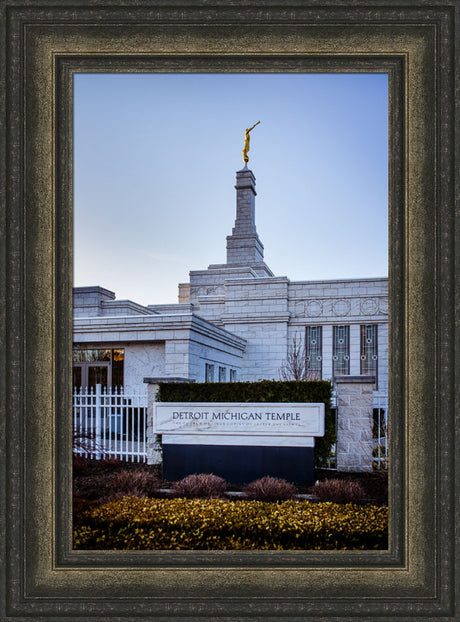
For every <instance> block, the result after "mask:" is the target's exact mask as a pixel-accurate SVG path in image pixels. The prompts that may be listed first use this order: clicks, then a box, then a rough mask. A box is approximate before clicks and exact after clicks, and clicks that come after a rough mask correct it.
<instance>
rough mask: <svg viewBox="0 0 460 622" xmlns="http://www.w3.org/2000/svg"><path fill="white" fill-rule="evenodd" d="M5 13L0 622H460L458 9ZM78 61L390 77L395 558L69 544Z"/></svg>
mask: <svg viewBox="0 0 460 622" xmlns="http://www.w3.org/2000/svg"><path fill="white" fill-rule="evenodd" d="M0 11H1V14H0V17H1V33H0V40H1V41H2V48H1V52H0V53H1V57H0V67H1V71H2V74H1V79H2V85H3V86H4V87H5V88H4V90H2V91H1V92H3V93H4V95H2V96H1V99H0V105H1V113H2V119H3V121H4V127H5V131H4V132H2V142H1V152H0V161H1V162H2V163H3V165H2V168H1V173H0V174H1V181H2V184H1V188H2V191H1V192H2V196H4V197H5V199H6V200H5V201H4V202H3V204H4V205H5V210H3V208H2V221H1V223H2V227H1V236H2V238H1V240H2V244H1V245H0V248H1V252H2V254H3V253H4V256H3V257H2V258H3V259H4V261H3V262H0V264H1V267H0V278H1V281H0V283H1V291H2V293H3V294H4V295H3V296H2V299H1V303H0V304H1V307H0V310H1V311H2V314H1V315H0V317H1V318H2V339H3V338H4V347H2V348H1V352H0V356H1V357H2V360H1V363H2V365H1V369H2V370H4V372H5V373H2V376H1V380H0V382H1V385H0V394H1V397H2V417H1V419H0V425H1V428H0V442H1V444H2V446H1V450H2V451H1V458H0V459H1V465H2V470H1V479H0V491H1V492H2V509H3V510H4V511H3V512H2V523H1V527H2V532H1V533H0V547H1V551H2V561H3V562H4V563H2V585H4V586H5V587H6V589H5V594H6V596H5V598H4V599H0V601H1V602H0V618H1V619H4V620H7V621H13V620H19V619H35V620H38V619H40V620H48V619H49V620H53V619H66V618H69V619H72V620H86V619H88V618H90V617H95V618H96V619H105V620H109V619H113V620H139V621H142V620H169V619H177V620H179V619H180V620H209V619H220V620H228V621H232V622H235V621H237V620H249V619H262V618H264V617H266V618H267V619H278V620H292V619H314V620H337V619H340V620H347V619H354V618H359V619H361V620H371V619H376V618H378V619H380V620H386V619H387V618H388V619H389V618H397V619H399V620H403V619H406V618H407V619H417V620H433V619H435V618H442V619H443V620H454V619H456V615H458V614H459V610H458V602H459V601H458V600H457V601H456V600H455V598H456V595H455V566H454V542H455V521H454V517H455V509H456V507H455V489H454V487H455V479H454V473H455V438H454V432H453V431H454V430H455V429H456V428H455V412H456V409H455V404H456V403H457V412H458V410H459V409H458V393H457V394H455V374H456V366H455V357H456V356H457V359H456V360H457V368H458V367H459V365H458V348H457V352H456V351H455V346H454V344H455V343H456V342H455V335H456V333H455V329H456V327H455V261H454V250H455V246H454V239H455V216H456V213H455V166H454V160H455V147H454V139H455V136H454V134H455V132H454V130H455V126H454V114H455V88H454V85H455V70H456V65H455V60H456V57H455V45H454V43H455V36H456V35H457V37H458V35H459V32H458V30H459V29H458V12H459V7H458V4H457V3H456V1H455V0H433V1H431V2H429V3H428V2H425V1H424V0H414V1H413V2H411V3H409V4H407V3H406V4H404V6H401V5H400V4H396V3H394V2H393V1H392V0H381V1H374V0H356V1H352V0H349V1H345V2H343V1H339V0H328V1H326V2H324V3H323V2H321V0H300V1H299V2H297V3H296V2H294V1H292V0H285V1H283V0H277V1H276V2H275V1H273V0H268V1H265V2H262V1H257V0H249V1H245V0H234V1H233V2H232V3H229V4H228V3H225V2H224V1H223V0H215V2H213V4H212V5H207V3H202V2H200V1H199V0H165V1H164V3H163V4H161V5H159V4H158V3H153V2H152V1H151V0H101V1H100V2H98V3H97V5H95V4H94V3H93V2H91V0H75V1H74V2H72V4H71V5H68V4H67V3H66V2H56V3H54V4H53V3H49V2H46V1H45V0H4V2H3V4H2V7H1V9H0ZM456 20H457V21H456ZM457 60H458V59H457ZM457 68H458V65H457ZM81 71H91V72H106V71H114V72H117V71H118V72H120V71H175V72H179V71H209V72H218V71H261V72H262V71H266V72H273V71H285V72H299V71H334V72H343V71H355V72H356V71H360V72H372V71H379V72H386V73H388V76H389V81H390V153H391V157H390V188H389V190H390V191H389V194H390V211H389V216H390V218H389V220H390V240H391V243H390V365H391V376H390V381H391V385H390V405H391V413H392V417H391V439H390V442H391V456H392V461H391V472H390V478H391V479H390V482H391V486H390V530H391V533H390V547H389V550H388V551H363V552H359V551H343V552H340V551H331V552H329V551H306V552H302V551H295V552H262V551H259V552H236V551H235V552H233V551H229V552H217V551H209V552H208V551H177V554H176V552H161V551H139V552H116V551H109V552H105V551H89V552H85V551H72V549H71V529H70V524H71V523H70V517H71V512H70V491H71V470H70V463H71V460H70V458H71V455H70V451H71V442H70V412H71V409H70V371H71V367H70V360H71V359H70V352H71V343H72V297H71V286H72V283H71V280H72V276H71V275H72V250H71V248H72V205H71V203H72V161H71V160H72V158H71V157H72V76H73V74H74V73H75V72H81ZM457 182H458V180H457ZM457 227H458V223H457ZM457 268H458V266H457ZM457 276H458V275H457ZM457 282H458V281H457ZM3 319H4V320H5V321H4V322H3ZM457 344H458V342H457ZM457 373H458V372H457ZM456 397H457V402H455V399H456ZM457 430H458V426H457ZM459 497H460V495H459V494H458V489H457V499H458V498H459ZM457 578H458V577H457ZM457 599H458V594H457ZM456 607H457V608H456Z"/></svg>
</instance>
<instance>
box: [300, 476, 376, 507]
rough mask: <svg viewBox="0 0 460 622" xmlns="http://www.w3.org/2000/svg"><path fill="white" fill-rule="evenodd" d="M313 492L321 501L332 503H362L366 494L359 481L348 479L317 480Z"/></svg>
mask: <svg viewBox="0 0 460 622" xmlns="http://www.w3.org/2000/svg"><path fill="white" fill-rule="evenodd" d="M312 493H313V494H314V495H315V496H316V497H318V499H319V500H320V501H331V502H332V503H362V502H363V501H364V498H365V496H366V493H365V491H364V488H363V487H362V486H361V484H360V483H359V482H353V481H350V480H346V479H326V480H324V481H322V482H316V484H315V485H314V486H313V488H312Z"/></svg>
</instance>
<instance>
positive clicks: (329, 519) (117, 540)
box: [74, 497, 388, 550]
mask: <svg viewBox="0 0 460 622" xmlns="http://www.w3.org/2000/svg"><path fill="white" fill-rule="evenodd" d="M387 534H388V508H386V507H383V506H382V507H377V506H372V505H361V506H359V505H355V504H351V503H349V504H334V503H311V502H308V501H283V502H264V501H238V502H234V501H228V500H222V499H212V500H209V499H207V500H203V499H184V498H179V499H149V498H144V499H139V498H136V497H125V498H121V499H118V500H116V501H112V502H110V503H107V504H95V503H94V502H93V503H88V502H81V501H80V502H78V501H77V503H76V508H75V517H74V548H76V549H89V550H95V549H115V550H120V549H121V550H155V549H160V550H181V549H188V550H286V549H290V550H293V549H296V550H311V549H318V550H323V549H326V550H328V549H329V550H330V549H334V550H343V549H352V550H357V549H360V550H362V549H386V548H387V547H388V535H387Z"/></svg>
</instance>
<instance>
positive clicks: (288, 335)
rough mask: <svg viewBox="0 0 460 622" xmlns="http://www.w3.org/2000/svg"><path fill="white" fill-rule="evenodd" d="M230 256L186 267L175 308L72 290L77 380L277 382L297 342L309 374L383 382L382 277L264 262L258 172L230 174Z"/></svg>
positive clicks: (380, 386)
mask: <svg viewBox="0 0 460 622" xmlns="http://www.w3.org/2000/svg"><path fill="white" fill-rule="evenodd" d="M235 188H236V220H235V226H234V228H233V230H232V234H231V235H229V236H228V237H227V262H226V263H225V264H215V265H210V266H208V268H207V269H204V270H192V271H191V272H190V280H189V283H181V284H180V285H179V296H178V303H177V304H168V305H149V306H142V305H139V304H137V303H135V302H132V301H130V300H117V299H116V297H115V293H114V292H111V291H109V290H106V289H104V288H103V287H100V286H95V287H77V288H75V289H74V322H73V341H74V363H73V365H74V386H95V384H96V383H99V384H103V385H106V386H109V387H112V386H113V387H114V386H119V385H123V386H124V387H129V388H130V389H141V388H142V387H143V386H144V380H145V379H149V378H150V379H164V380H166V379H170V380H173V379H181V380H191V381H196V382H205V381H206V382H234V381H255V380H260V379H276V380H279V379H281V377H280V369H281V367H282V365H283V363H284V362H285V361H286V359H287V358H288V356H289V352H290V349H291V348H292V345H293V343H294V341H295V343H296V344H298V345H299V344H300V345H301V348H302V349H305V356H306V367H307V378H308V379H330V380H332V382H333V383H334V384H337V383H338V382H343V381H344V378H345V379H346V378H348V379H349V380H350V381H351V382H357V383H358V382H360V380H361V381H364V382H366V379H367V381H368V382H370V383H371V384H372V385H373V386H372V389H373V390H380V391H383V392H385V391H386V387H387V383H388V279H387V278H364V279H343V280H327V281H307V280H305V281H290V280H289V278H288V277H287V276H275V275H274V274H273V273H272V271H271V270H270V268H269V267H268V266H267V264H266V263H265V262H264V247H263V245H262V242H261V241H260V239H259V236H258V235H257V231H256V220H255V197H256V190H255V177H254V174H253V173H252V171H251V170H249V169H248V168H247V165H246V166H245V167H244V168H243V169H242V170H240V171H238V172H237V173H236V186H235Z"/></svg>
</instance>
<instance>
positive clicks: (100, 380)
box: [73, 363, 112, 389]
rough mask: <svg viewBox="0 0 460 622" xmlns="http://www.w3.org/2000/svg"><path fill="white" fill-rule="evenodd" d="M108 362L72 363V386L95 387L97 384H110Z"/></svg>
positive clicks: (103, 385) (108, 385)
mask: <svg viewBox="0 0 460 622" xmlns="http://www.w3.org/2000/svg"><path fill="white" fill-rule="evenodd" d="M110 367H111V366H110V363H74V365H73V386H74V388H75V387H77V388H79V387H88V388H89V389H95V388H96V385H97V384H100V385H102V387H105V388H107V387H110V386H112V380H111V373H110V372H111V369H110Z"/></svg>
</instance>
